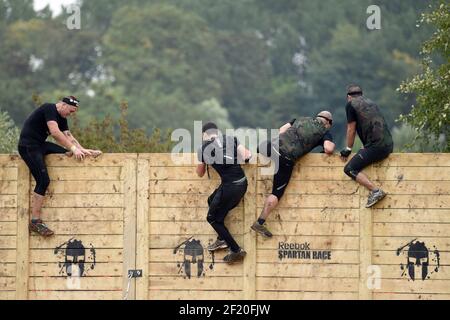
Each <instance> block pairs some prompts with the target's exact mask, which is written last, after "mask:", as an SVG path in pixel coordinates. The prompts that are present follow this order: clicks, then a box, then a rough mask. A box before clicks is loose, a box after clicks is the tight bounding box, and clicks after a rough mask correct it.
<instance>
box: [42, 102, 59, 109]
mask: <svg viewBox="0 0 450 320" xmlns="http://www.w3.org/2000/svg"><path fill="white" fill-rule="evenodd" d="M39 108H40V109H56V104H54V103H49V102H46V103H44V104H42V105H41V106H40V107H39Z"/></svg>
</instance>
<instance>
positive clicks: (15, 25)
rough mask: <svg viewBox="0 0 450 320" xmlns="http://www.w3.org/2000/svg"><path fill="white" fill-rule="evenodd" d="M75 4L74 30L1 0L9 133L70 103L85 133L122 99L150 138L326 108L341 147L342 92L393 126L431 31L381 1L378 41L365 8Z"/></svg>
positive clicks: (283, 1)
mask: <svg viewBox="0 0 450 320" xmlns="http://www.w3.org/2000/svg"><path fill="white" fill-rule="evenodd" d="M77 2H78V3H80V4H81V5H82V7H81V13H82V28H81V30H68V29H67V28H66V26H65V21H66V18H67V17H68V15H67V14H66V13H65V12H64V11H63V12H62V13H61V14H60V15H59V16H56V17H52V15H51V12H50V9H49V8H48V7H47V8H46V9H44V10H42V11H40V12H35V11H34V10H33V1H32V0H14V1H13V0H0V43H1V45H0V104H1V105H2V106H3V107H4V108H5V110H6V111H8V112H9V114H10V116H11V118H12V119H13V120H14V121H15V122H16V123H23V121H24V119H25V118H26V117H27V116H28V115H29V114H30V112H31V111H32V110H34V108H35V107H36V104H37V103H38V102H56V101H57V100H58V99H59V98H60V97H61V96H63V95H67V94H74V95H76V96H77V97H79V98H80V99H81V108H80V110H79V112H78V121H79V125H80V127H83V128H87V129H89V128H88V124H89V123H96V124H97V125H98V126H99V128H100V127H102V126H103V125H105V126H106V127H108V126H109V124H108V123H107V122H106V123H105V121H106V120H105V119H110V120H109V121H111V122H112V123H117V121H119V119H120V112H118V110H117V109H116V106H117V105H119V104H120V103H121V101H123V100H126V101H128V103H129V105H130V110H129V115H128V119H129V127H130V128H144V130H145V132H146V134H147V135H149V136H150V135H151V134H152V133H153V131H154V130H155V129H156V128H160V129H161V130H168V129H175V128H187V129H191V128H192V126H193V121H195V120H212V121H216V122H217V123H220V124H221V127H223V128H226V127H254V128H256V127H259V128H278V127H280V126H281V125H283V124H284V123H286V122H287V121H289V120H291V119H292V118H293V117H298V116H311V115H314V114H315V113H316V112H317V111H319V110H322V109H328V110H330V111H331V112H333V114H334V116H335V119H336V120H335V126H334V128H333V134H334V136H335V137H336V139H337V140H338V141H341V140H342V141H343V140H344V139H343V136H344V134H345V112H344V106H345V93H344V90H345V86H346V85H347V84H348V83H349V82H358V83H360V84H361V85H362V86H363V87H364V89H365V91H366V95H367V96H368V97H369V98H371V99H372V100H374V101H375V102H377V103H378V104H379V105H380V107H381V108H382V110H383V114H384V115H385V116H386V118H387V120H388V123H389V124H390V125H391V126H393V125H394V120H395V119H396V118H398V116H399V115H400V114H402V113H403V114H405V113H408V112H409V110H410V106H411V104H413V101H414V96H408V97H407V99H406V100H404V99H403V97H402V96H401V95H399V94H398V93H396V92H395V88H397V87H398V86H399V85H400V83H401V81H402V80H403V79H407V78H408V77H412V76H413V75H414V74H416V73H418V72H420V57H419V50H420V44H421V43H422V42H423V41H425V40H426V39H427V38H428V37H429V36H430V35H431V27H430V26H424V27H422V28H416V21H417V19H418V18H419V17H420V12H424V11H425V10H427V7H428V4H427V2H426V1H411V0H398V1H391V0H379V1H378V5H379V6H380V7H381V14H382V29H381V30H379V31H370V30H368V29H367V28H366V26H365V23H366V19H367V18H368V15H367V13H366V9H367V7H368V6H369V5H371V4H373V3H372V1H370V0H321V1H311V0H277V1H272V0H240V1H236V0H221V1H211V0H152V1H148V0H129V1H122V0H95V1H87V0H79V1H77ZM439 61H440V60H439V59H437V60H434V62H435V63H436V62H439ZM33 97H34V98H33ZM36 97H39V99H35V98H36ZM107 115H111V116H109V117H108V118H107ZM110 126H111V127H114V126H113V125H112V124H110ZM99 130H100V129H99ZM108 130H113V133H114V134H116V135H117V137H119V136H118V134H119V133H118V130H119V129H117V128H115V129H108Z"/></svg>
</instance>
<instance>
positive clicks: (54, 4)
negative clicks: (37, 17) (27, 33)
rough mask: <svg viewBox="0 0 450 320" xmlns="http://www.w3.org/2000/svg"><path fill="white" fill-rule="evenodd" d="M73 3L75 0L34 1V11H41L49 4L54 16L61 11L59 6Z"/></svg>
mask: <svg viewBox="0 0 450 320" xmlns="http://www.w3.org/2000/svg"><path fill="white" fill-rule="evenodd" d="M74 2H75V0H34V9H35V10H41V9H43V8H45V6H46V5H47V4H50V7H51V8H52V11H53V12H54V14H59V13H60V11H61V5H68V4H71V3H74Z"/></svg>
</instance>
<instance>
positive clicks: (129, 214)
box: [120, 155, 137, 300]
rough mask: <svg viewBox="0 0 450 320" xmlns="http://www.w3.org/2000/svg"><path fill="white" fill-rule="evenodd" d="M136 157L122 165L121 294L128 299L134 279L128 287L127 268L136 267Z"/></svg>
mask: <svg viewBox="0 0 450 320" xmlns="http://www.w3.org/2000/svg"><path fill="white" fill-rule="evenodd" d="M136 162H137V155H136V158H135V159H133V158H131V157H130V159H127V160H126V161H125V163H124V166H123V167H122V172H121V177H120V178H121V180H122V181H123V190H124V200H123V202H124V203H123V296H124V297H125V296H126V295H127V290H128V300H134V299H135V298H136V286H135V283H136V281H135V279H131V281H130V287H129V288H128V270H130V269H135V267H136V248H135V246H136V174H137V172H136Z"/></svg>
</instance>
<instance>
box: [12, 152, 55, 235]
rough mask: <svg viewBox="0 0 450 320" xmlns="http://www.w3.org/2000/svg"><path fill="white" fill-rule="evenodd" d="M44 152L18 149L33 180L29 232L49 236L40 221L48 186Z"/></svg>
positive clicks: (45, 227)
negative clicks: (34, 185) (34, 182)
mask: <svg viewBox="0 0 450 320" xmlns="http://www.w3.org/2000/svg"><path fill="white" fill-rule="evenodd" d="M44 152H45V151H44V150H43V149H42V148H39V147H19V153H20V155H21V157H22V159H23V160H24V161H25V163H26V164H27V166H28V168H29V169H30V171H31V174H32V175H33V177H34V179H35V180H36V187H35V189H34V194H33V202H32V208H31V223H30V230H31V231H34V232H37V233H39V234H40V235H42V236H51V235H53V231H51V230H50V229H49V228H48V227H47V226H46V225H45V224H44V223H43V222H42V220H41V210H42V206H43V202H44V198H45V192H46V190H47V188H48V186H49V184H50V178H49V176H48V173H47V167H46V165H45V162H44Z"/></svg>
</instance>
